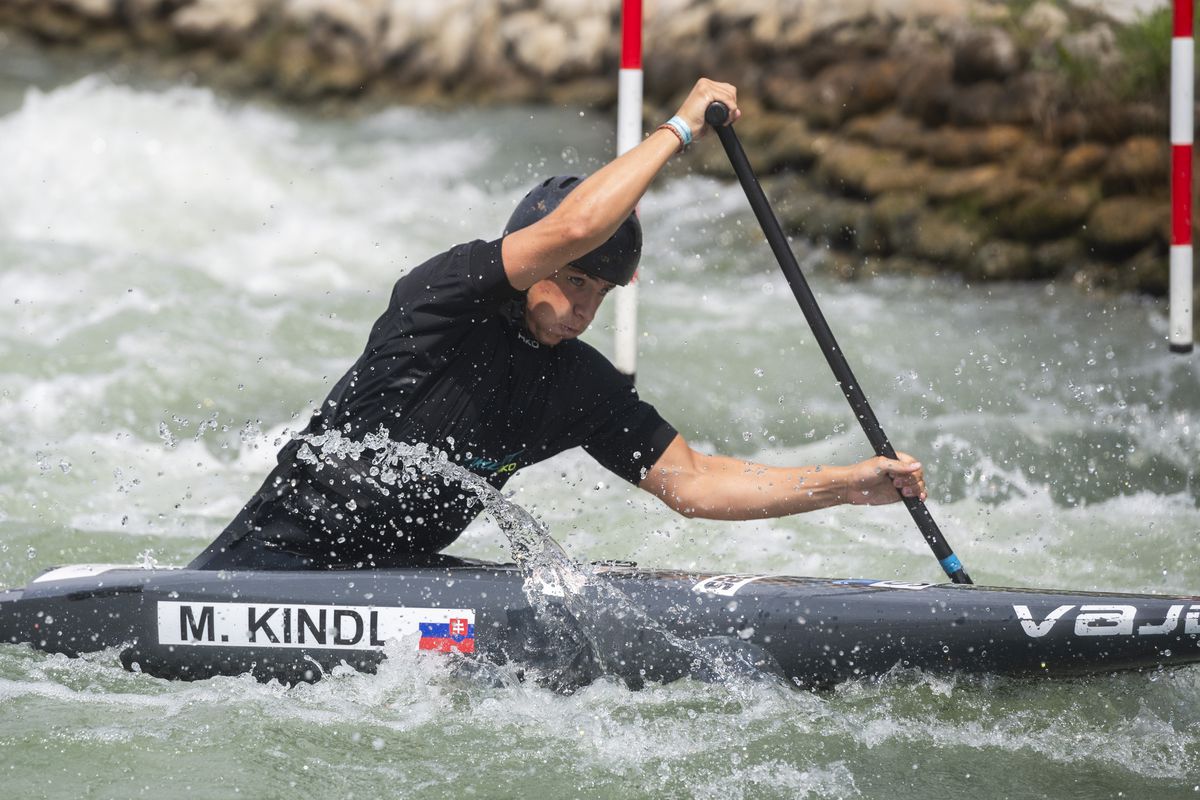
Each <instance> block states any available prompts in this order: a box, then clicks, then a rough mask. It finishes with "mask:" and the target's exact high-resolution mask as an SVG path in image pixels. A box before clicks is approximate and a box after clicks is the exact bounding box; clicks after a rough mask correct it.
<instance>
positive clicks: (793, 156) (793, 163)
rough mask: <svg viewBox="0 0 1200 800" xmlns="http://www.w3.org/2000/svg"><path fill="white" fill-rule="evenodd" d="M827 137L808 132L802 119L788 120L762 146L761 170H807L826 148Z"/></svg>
mask: <svg viewBox="0 0 1200 800" xmlns="http://www.w3.org/2000/svg"><path fill="white" fill-rule="evenodd" d="M828 144H829V141H828V137H827V136H825V135H822V134H817V133H814V132H813V131H811V130H809V128H808V125H806V124H805V122H804V120H802V119H792V120H788V121H787V123H785V124H784V125H783V126H782V127H780V128H779V129H778V130H777V131H776V132H775V134H774V135H773V136H770V137H769V138H768V139H766V140H765V141H764V142H763V144H762V157H761V158H762V162H761V163H762V165H763V166H762V168H763V169H765V170H768V171H771V170H778V169H787V168H793V169H807V168H808V167H810V166H812V164H813V163H814V162H815V161H816V160H817V159H818V158H820V156H821V153H823V152H824V151H825V148H826V147H828Z"/></svg>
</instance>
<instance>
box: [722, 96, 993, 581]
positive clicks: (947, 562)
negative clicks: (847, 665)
mask: <svg viewBox="0 0 1200 800" xmlns="http://www.w3.org/2000/svg"><path fill="white" fill-rule="evenodd" d="M704 118H705V121H706V122H707V123H708V124H709V125H711V126H712V127H713V130H715V131H716V132H717V136H718V137H719V138H720V139H721V144H722V146H724V148H725V154H726V155H727V156H729V163H730V164H732V165H733V171H734V172H736V173H737V177H738V181H739V182H740V183H741V184H742V189H743V190H744V191H745V192H746V198H747V199H748V200H749V201H750V207H751V208H752V209H754V216H756V217H758V224H759V225H761V226H762V231H763V234H764V235H765V236H766V237H767V242H768V243H769V244H770V245H771V250H772V252H774V253H775V259H776V260H777V261H778V262H779V267H780V269H782V270H783V274H784V277H786V278H787V282H788V284H789V285H790V286H791V287H792V294H794V295H795V296H796V302H798V303H799V304H800V310H801V311H803V312H804V318H805V319H806V320H808V326H809V327H810V328H811V329H812V332H813V335H814V336H815V337H816V339H817V344H819V345H820V346H821V352H822V353H824V354H825V360H826V361H828V362H829V367H830V369H832V370H833V374H834V377H836V378H837V381H838V385H839V386H840V387H841V388H842V393H843V394H844V395H846V400H847V401H848V402H849V403H850V408H851V409H852V410H853V411H854V415H855V416H856V417H858V421H859V424H861V425H862V429H863V432H864V433H866V434H867V439H868V440H869V441H870V442H871V446H872V447H873V448H875V453H876V455H881V456H884V457H886V458H892V459H894V458H896V450H895V448H893V447H892V445H891V442H889V441H888V437H887V434H885V433H884V432H883V428H882V426H880V424H879V420H878V419H876V418H875V412H874V411H872V410H871V405H870V404H869V403H868V402H867V396H866V395H865V394H863V391H862V388H860V387H859V385H858V381H857V380H855V378H854V373H853V372H851V371H850V365H849V364H848V363H847V362H846V357H845V356H844V355H842V350H841V348H839V347H838V343H837V340H836V339H834V338H833V332H832V331H831V330H829V324H828V323H827V322H825V315H824V314H822V313H821V309H820V307H819V306H818V305H817V299H816V298H815V297H813V293H812V290H811V289H809V288H808V281H806V280H805V279H804V273H803V272H801V271H800V265H799V264H798V263H796V256H795V255H793V254H792V250H791V248H790V247H788V243H787V238H786V237H785V236H784V235H783V229H782V228H780V227H779V220H778V219H776V218H775V212H773V211H772V210H771V205H770V203H768V202H767V197H766V195H765V194H763V190H762V186H760V185H759V183H758V178H756V177H755V176H754V170H752V169H751V168H750V161H749V160H748V159H747V158H746V152H745V151H744V150H743V149H742V143H741V142H740V141H739V140H738V137H737V134H736V133H734V130H733V126H732V125H726V124H725V122H726V120H728V119H729V109H728V108H727V107H726V106H725V104H724V103H720V102H715V103H712V104H711V105H709V107H708V110H707V111H706V112H705V115H704ZM901 499H903V500H904V505H905V506H907V507H908V513H910V514H911V515H912V518H913V521H914V522H916V523H917V528H918V529H919V530H920V531H921V535H922V536H924V537H925V541H926V542H928V543H929V547H930V548H931V549H932V550H933V554H934V555H935V556H936V557H937V560H938V563H940V564H941V565H942V569H944V570H945V571H946V574H947V575H949V576H950V580H952V581H954V582H955V583H971V582H972V581H971V579H970V577H968V576H967V573H966V570H964V569H963V566H962V563H961V562H960V561H959V560H958V556H956V555H954V551H953V550H952V549H951V548H950V545H949V544H948V543H947V542H946V537H944V536H942V532H941V531H940V530H938V526H937V523H936V522H934V521H933V517H932V516H931V515H930V514H929V509H928V508H926V507H925V503H924V502H922V501H921V499H920V498H919V497H904V496H903V495H901Z"/></svg>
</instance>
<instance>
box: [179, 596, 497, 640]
mask: <svg viewBox="0 0 1200 800" xmlns="http://www.w3.org/2000/svg"><path fill="white" fill-rule="evenodd" d="M426 638H429V639H430V642H429V643H427V642H426ZM393 640H396V641H404V640H410V641H414V642H416V643H417V647H418V649H421V650H438V651H441V652H449V651H451V650H457V651H458V652H462V653H472V652H474V651H475V612H474V610H471V609H450V608H397V607H384V608H380V607H375V606H316V605H299V604H291V603H197V602H178V601H173V600H170V601H169V600H160V601H159V603H158V642H159V644H163V645H175V646H200V647H204V646H210V647H271V648H275V647H297V648H305V649H310V650H311V649H329V650H381V649H383V647H384V645H386V644H387V643H388V642H389V641H393ZM435 640H436V643H435Z"/></svg>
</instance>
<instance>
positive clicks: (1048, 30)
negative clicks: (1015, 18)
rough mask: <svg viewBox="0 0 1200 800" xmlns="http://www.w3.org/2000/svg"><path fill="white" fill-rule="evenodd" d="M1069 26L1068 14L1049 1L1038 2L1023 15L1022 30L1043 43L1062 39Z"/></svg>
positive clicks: (1039, 0)
mask: <svg viewBox="0 0 1200 800" xmlns="http://www.w3.org/2000/svg"><path fill="white" fill-rule="evenodd" d="M1069 25H1070V19H1069V18H1068V17H1067V12H1065V11H1063V10H1062V9H1061V8H1059V7H1058V6H1056V5H1054V4H1053V3H1051V2H1048V0H1038V2H1036V3H1034V4H1033V5H1031V6H1030V7H1029V8H1028V9H1027V10H1026V11H1025V13H1024V14H1022V15H1021V28H1022V29H1023V30H1026V31H1028V32H1029V33H1031V34H1033V35H1034V36H1036V37H1037V38H1038V39H1039V40H1041V41H1042V42H1043V43H1047V42H1056V41H1058V40H1059V39H1061V38H1062V35H1063V34H1064V33H1066V32H1067V27H1068V26H1069Z"/></svg>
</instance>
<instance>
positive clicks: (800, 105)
mask: <svg viewBox="0 0 1200 800" xmlns="http://www.w3.org/2000/svg"><path fill="white" fill-rule="evenodd" d="M763 97H764V99H765V100H766V102H767V104H768V106H770V107H771V108H777V109H779V110H781V111H789V112H793V113H797V114H803V113H806V112H807V111H808V109H810V108H811V107H812V105H813V103H814V100H813V98H814V94H813V87H812V84H811V83H810V82H808V81H806V80H803V79H801V78H797V77H795V76H794V75H788V74H786V72H777V73H772V74H769V75H767V77H766V78H764V79H763Z"/></svg>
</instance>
